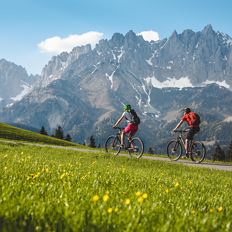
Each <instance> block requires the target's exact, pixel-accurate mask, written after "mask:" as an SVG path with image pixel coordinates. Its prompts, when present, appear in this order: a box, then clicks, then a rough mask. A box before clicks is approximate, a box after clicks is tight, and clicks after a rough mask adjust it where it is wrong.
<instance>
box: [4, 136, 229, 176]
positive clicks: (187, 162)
mask: <svg viewBox="0 0 232 232" xmlns="http://www.w3.org/2000/svg"><path fill="white" fill-rule="evenodd" d="M0 142H1V143H10V144H24V145H29V146H38V147H51V148H56V149H65V150H73V151H82V152H93V153H97V152H99V150H91V149H88V148H86V149H85V148H78V147H65V146H58V145H50V144H39V143H28V142H21V141H19V142H15V141H10V140H0ZM120 156H126V157H130V156H129V155H128V154H120ZM142 159H148V160H160V161H166V162H171V163H175V164H183V165H187V166H193V167H199V168H209V169H217V170H223V171H230V172H231V171H232V164H215V163H208V162H207V163H204V162H203V163H201V164H195V163H193V162H192V161H190V160H178V161H170V160H169V159H168V158H165V157H154V156H146V155H144V156H142Z"/></svg>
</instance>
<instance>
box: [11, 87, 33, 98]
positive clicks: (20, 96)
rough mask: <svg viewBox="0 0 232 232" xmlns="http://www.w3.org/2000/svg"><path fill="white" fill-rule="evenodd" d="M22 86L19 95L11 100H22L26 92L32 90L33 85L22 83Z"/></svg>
mask: <svg viewBox="0 0 232 232" xmlns="http://www.w3.org/2000/svg"><path fill="white" fill-rule="evenodd" d="M20 87H22V88H23V90H22V91H21V92H20V93H19V94H18V95H17V96H15V97H11V100H13V101H20V100H21V99H22V98H23V97H24V96H25V95H26V94H28V93H29V92H30V91H31V90H32V87H31V86H29V85H26V84H25V83H24V84H22V85H21V86H20Z"/></svg>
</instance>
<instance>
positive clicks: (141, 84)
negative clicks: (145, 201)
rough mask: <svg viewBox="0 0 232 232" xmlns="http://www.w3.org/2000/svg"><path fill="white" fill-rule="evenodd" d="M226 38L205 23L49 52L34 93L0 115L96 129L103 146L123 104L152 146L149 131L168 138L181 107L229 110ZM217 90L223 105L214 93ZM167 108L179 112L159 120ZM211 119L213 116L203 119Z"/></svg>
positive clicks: (86, 131)
mask: <svg viewBox="0 0 232 232" xmlns="http://www.w3.org/2000/svg"><path fill="white" fill-rule="evenodd" d="M230 40H231V38H230V37H229V36H228V35H225V34H222V33H219V32H215V31H214V30H213V29H212V26H211V25H208V26H206V27H205V28H204V29H203V30H202V31H200V32H193V31H192V30H189V29H187V30H184V31H183V32H182V33H181V34H178V33H177V32H175V31H174V32H173V33H172V35H171V36H170V37H169V38H165V39H163V40H159V41H152V42H148V41H145V40H144V39H143V38H142V36H137V35H136V34H135V33H134V32H133V31H129V32H128V33H126V35H125V36H124V35H122V34H120V33H115V34H114V35H113V36H112V38H111V39H110V40H106V39H103V40H101V41H99V43H98V44H97V45H96V47H95V48H94V49H92V48H91V47H90V45H86V46H83V47H78V48H74V49H73V50H72V52H70V53H62V54H60V55H58V56H56V57H53V58H52V59H51V61H50V62H49V63H48V65H46V66H45V67H44V69H43V72H42V77H41V79H40V81H39V83H37V85H35V88H34V90H33V92H31V93H29V94H28V95H27V96H25V97H24V98H23V99H22V100H21V101H19V102H17V103H15V104H14V106H12V107H10V108H8V109H6V110H4V111H3V112H2V113H1V114H0V119H1V120H3V121H6V120H9V121H10V122H14V123H22V124H26V123H28V124H30V125H31V126H33V127H37V128H39V127H40V126H41V125H44V126H46V127H47V128H48V130H50V129H52V128H54V127H55V126H57V125H56V124H60V125H61V126H63V127H65V128H67V130H68V132H69V133H70V134H71V136H72V138H75V139H77V140H80V141H84V140H85V138H86V137H88V136H90V135H91V134H96V135H97V137H98V138H97V139H98V140H99V141H101V143H103V141H104V138H105V137H106V136H107V134H108V133H110V131H111V129H110V128H111V126H112V121H113V120H116V118H117V117H119V115H120V113H119V112H121V110H122V104H123V103H127V102H128V103H130V104H131V105H132V106H133V108H135V109H136V111H138V113H139V114H140V115H141V117H142V124H141V130H142V129H143V130H144V131H146V133H145V132H143V131H141V135H142V136H143V137H144V138H145V140H147V141H148V142H147V145H148V146H151V145H152V143H153V142H152V137H153V138H157V136H156V135H155V134H154V133H153V131H152V132H150V130H151V129H152V128H154V131H156V134H159V135H160V138H161V137H162V139H167V136H168V135H167V133H166V132H165V130H167V129H169V130H170V129H171V128H169V127H170V123H171V124H173V123H174V122H175V121H176V118H177V117H179V114H178V111H179V110H180V109H181V108H184V107H185V106H186V104H188V106H189V107H191V108H193V109H194V110H197V111H200V112H202V114H203V115H204V114H205V112H204V110H205V106H206V105H210V106H211V107H212V105H213V104H215V109H213V108H212V109H210V110H211V111H212V114H216V115H217V116H218V117H217V118H220V119H221V120H222V121H223V120H225V118H226V117H228V114H229V115H230V114H231V113H232V112H230V110H229V112H226V110H224V108H225V109H228V107H229V106H227V105H226V104H229V102H230V100H231V99H232V96H231V94H232V92H231V86H232V79H231V76H232V68H231V67H232V45H231V43H230ZM75 52H76V53H75ZM212 83H217V84H218V85H219V86H216V85H214V84H213V85H212ZM171 86H172V87H173V88H170V87H171ZM168 91H169V92H168ZM216 92H218V93H219V95H220V97H224V100H225V104H223V102H222V101H219V99H218V98H217V96H216V98H213V95H212V94H214V93H216ZM168 93H169V94H168ZM189 93H191V94H190V95H191V96H189ZM181 94H182V95H181ZM223 94H224V95H223ZM210 95H212V97H209V96H210ZM199 96H201V97H199ZM225 96H226V97H225ZM164 99H165V100H164ZM188 99H189V100H188ZM187 100H188V101H187ZM159 102H161V103H162V104H159ZM220 104H221V106H223V107H224V108H222V107H220ZM171 112H177V113H176V114H174V116H173V119H171V117H169V118H167V120H165V118H166V115H172V113H171ZM214 123H216V119H214V118H212V117H211V118H210V120H209V122H208V124H210V125H211V126H213V124H214ZM160 125H163V129H162V128H160ZM157 131H161V132H159V133H157ZM207 136H208V135H207ZM207 136H206V135H205V137H204V138H203V137H202V139H204V140H206V139H207ZM208 138H209V136H208ZM157 139H158V138H157ZM228 139H229V138H228ZM153 140H154V139H153ZM160 142H161V141H160ZM160 142H159V141H157V143H160Z"/></svg>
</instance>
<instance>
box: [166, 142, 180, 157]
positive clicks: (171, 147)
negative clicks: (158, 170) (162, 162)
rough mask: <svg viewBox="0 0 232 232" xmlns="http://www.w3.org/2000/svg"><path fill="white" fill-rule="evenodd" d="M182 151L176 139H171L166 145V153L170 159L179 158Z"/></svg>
mask: <svg viewBox="0 0 232 232" xmlns="http://www.w3.org/2000/svg"><path fill="white" fill-rule="evenodd" d="M182 153H183V147H182V145H181V143H180V142H179V141H178V140H171V141H170V142H169V143H168V145H167V155H168V158H169V159H170V160H172V161H177V160H178V159H180V157H181V156H182Z"/></svg>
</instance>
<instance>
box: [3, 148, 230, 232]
mask: <svg viewBox="0 0 232 232" xmlns="http://www.w3.org/2000/svg"><path fill="white" fill-rule="evenodd" d="M0 169H1V176H0V231H7V232H8V231H215V232H218V231H223V232H226V231H228V232H230V231H232V200H231V199H232V191H231V190H232V174H231V172H224V171H216V170H210V169H203V168H196V167H187V166H184V165H181V164H173V163H170V162H161V161H149V160H142V159H141V160H138V159H130V158H126V157H114V158H112V157H109V156H108V155H107V154H105V153H104V152H101V151H99V153H96V152H95V153H90V152H89V153H88V152H80V151H68V150H62V149H55V148H45V147H33V146H26V145H17V144H15V145H13V144H11V145H10V144H0Z"/></svg>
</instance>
